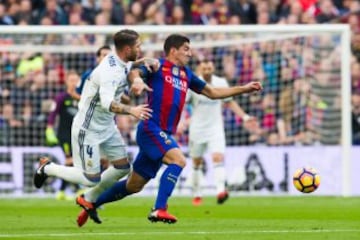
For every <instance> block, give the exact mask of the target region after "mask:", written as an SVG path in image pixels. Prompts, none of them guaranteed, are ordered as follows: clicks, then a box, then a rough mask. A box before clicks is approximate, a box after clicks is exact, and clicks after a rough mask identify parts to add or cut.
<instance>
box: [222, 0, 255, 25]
mask: <svg viewBox="0 0 360 240" xmlns="http://www.w3.org/2000/svg"><path fill="white" fill-rule="evenodd" d="M229 9H230V15H237V16H239V17H240V19H241V23H242V24H255V23H256V19H257V14H256V5H255V4H254V3H253V2H252V1H250V0H229Z"/></svg>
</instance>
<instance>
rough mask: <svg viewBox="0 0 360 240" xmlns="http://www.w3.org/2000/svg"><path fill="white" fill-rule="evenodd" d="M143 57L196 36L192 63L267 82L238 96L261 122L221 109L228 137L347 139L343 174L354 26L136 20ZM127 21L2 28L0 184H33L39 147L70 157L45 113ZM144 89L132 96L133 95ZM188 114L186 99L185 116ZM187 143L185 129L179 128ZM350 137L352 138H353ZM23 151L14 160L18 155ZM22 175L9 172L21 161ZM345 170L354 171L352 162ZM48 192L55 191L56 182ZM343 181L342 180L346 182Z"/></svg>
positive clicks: (127, 125) (242, 140)
mask: <svg viewBox="0 0 360 240" xmlns="http://www.w3.org/2000/svg"><path fill="white" fill-rule="evenodd" d="M131 28H133V29H135V30H138V31H139V33H140V34H141V39H142V42H143V46H142V51H143V55H144V56H152V57H163V53H162V45H163V41H164V39H165V37H166V36H167V35H169V34H171V33H184V34H186V35H187V36H189V38H190V39H191V46H192V51H193V58H192V60H191V62H190V66H191V68H192V69H193V70H194V71H195V72H196V71H197V70H198V69H197V66H198V63H199V62H200V61H201V60H204V59H209V60H211V61H213V62H214V64H215V68H216V70H215V72H216V75H218V76H222V77H224V78H226V79H227V81H228V83H229V85H242V84H246V83H248V82H250V81H255V80H257V81H261V82H262V83H263V86H264V90H263V92H261V93H258V94H251V95H241V96H239V97H235V98H234V99H235V100H236V102H238V103H239V105H240V106H241V107H242V108H243V109H244V110H245V111H246V112H247V113H248V114H249V115H251V116H254V117H256V118H257V120H258V122H259V125H260V127H261V131H257V132H251V131H248V130H247V129H246V128H245V127H244V125H243V122H242V120H241V119H240V118H239V117H238V116H235V115H234V114H233V113H232V111H231V110H230V109H227V108H224V110H223V113H224V126H225V133H226V142H227V145H228V146H233V147H238V146H245V145H246V146H269V147H270V146H318V145H320V146H333V145H335V146H342V147H343V149H345V148H347V150H346V151H343V152H342V154H343V155H342V156H343V157H344V158H345V159H343V161H344V163H343V164H344V165H343V166H345V167H344V175H343V179H344V182H348V179H347V180H345V178H346V176H348V175H346V173H347V172H346V171H348V170H349V169H348V168H346V164H347V163H346V162H348V161H349V160H347V159H349V146H350V131H351V130H350V125H347V123H349V122H350V120H349V119H350V114H349V113H350V112H351V111H350V104H349V103H350V85H349V84H350V83H349V69H348V66H349V62H350V56H349V46H348V44H349V43H348V42H347V41H348V38H349V33H348V29H347V27H345V26H342V25H321V26H295V27H294V26H221V27H214V26H162V27H159V26H151V27H150V26H135V27H131ZM120 29H121V28H120V27H103V28H96V27H81V28H77V27H12V28H6V27H5V28H1V31H0V92H1V99H0V150H1V151H0V166H2V167H0V169H1V170H0V192H3V193H4V192H5V193H14V192H26V193H33V192H34V191H35V189H34V188H33V186H32V184H31V183H32V179H31V178H32V172H33V170H34V166H35V164H36V160H37V158H38V157H39V155H41V154H43V153H45V152H47V151H49V149H50V150H51V151H53V152H51V154H52V155H53V156H54V158H55V161H60V162H62V161H63V159H64V156H63V155H61V151H59V149H56V148H48V147H47V145H46V141H45V129H46V124H47V118H48V115H49V112H50V111H51V106H52V105H53V104H52V101H53V99H54V98H55V96H56V95H57V94H58V93H60V92H61V91H63V90H64V82H65V79H66V77H67V74H68V73H69V72H70V71H76V72H77V74H78V75H79V76H81V74H83V73H84V72H85V71H87V70H89V69H91V68H94V66H96V54H95V53H96V51H97V49H98V48H99V47H101V46H103V45H110V46H112V34H114V33H115V32H116V31H118V30H120ZM143 101H144V98H141V97H140V98H137V99H134V100H133V102H134V103H139V102H143ZM189 116H191V109H190V108H186V110H185V113H184V115H183V117H184V118H187V117H189ZM118 125H119V129H120V130H121V131H122V133H123V136H124V137H125V139H126V141H127V142H128V143H129V145H136V143H135V140H134V130H135V128H136V122H135V121H134V119H132V118H131V117H128V116H121V117H119V119H118ZM177 137H178V139H179V142H180V144H182V145H183V146H185V148H186V146H187V141H188V137H187V131H186V130H184V131H182V132H181V133H179V134H178V136H177ZM346 146H347V147H346ZM14 158H16V160H15V159H14ZM14 162H16V164H20V166H18V165H17V166H16V167H17V168H18V169H21V172H23V176H22V177H19V176H15V175H16V174H12V172H13V171H14V170H13V169H14V165H15V163H14ZM346 169H347V170H346ZM56 182H57V181H55V180H54V182H53V184H48V185H47V188H45V190H44V191H45V192H53V191H56V184H57V183H56ZM343 190H344V189H343Z"/></svg>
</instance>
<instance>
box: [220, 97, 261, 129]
mask: <svg viewBox="0 0 360 240" xmlns="http://www.w3.org/2000/svg"><path fill="white" fill-rule="evenodd" d="M226 107H228V108H229V109H230V110H231V111H232V112H233V113H234V114H235V115H236V116H238V117H240V118H241V119H242V120H243V126H244V127H245V129H247V130H248V131H250V132H259V131H260V128H259V122H258V120H257V119H256V118H255V117H253V116H250V115H248V114H247V113H246V112H245V111H244V110H243V109H242V108H241V107H240V105H239V104H238V103H237V102H236V101H235V100H231V101H229V102H227V103H226Z"/></svg>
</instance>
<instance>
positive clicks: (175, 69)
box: [172, 67, 180, 76]
mask: <svg viewBox="0 0 360 240" xmlns="http://www.w3.org/2000/svg"><path fill="white" fill-rule="evenodd" d="M179 71H180V69H179V68H178V67H173V69H172V74H174V75H176V76H179Z"/></svg>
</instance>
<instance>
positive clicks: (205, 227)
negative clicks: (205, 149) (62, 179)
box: [0, 196, 360, 240]
mask: <svg viewBox="0 0 360 240" xmlns="http://www.w3.org/2000/svg"><path fill="white" fill-rule="evenodd" d="M152 203H153V199H152V198H141V197H130V198H127V199H124V200H123V201H118V202H115V203H111V204H108V205H105V209H103V210H99V214H100V217H101V218H102V220H103V223H102V224H100V225H97V224H95V223H93V222H92V221H91V220H90V219H89V220H88V223H87V224H86V225H85V226H83V227H82V228H78V227H77V225H76V222H75V219H76V216H77V214H78V212H79V211H80V208H79V207H78V206H76V205H75V204H74V202H69V201H57V200H54V199H0V239H11V240H16V239H21V240H23V239H47V240H48V239H86V240H93V239H101V240H106V239H122V240H125V239H131V240H140V239H141V240H147V239H171V240H178V239H181V240H192V239H204V240H213V239H221V240H230V239H231V240H233V239H241V240H244V239H251V240H260V239H261V240H263V239H266V240H272V239H274V240H279V239H291V240H297V239H299V240H300V239H301V240H303V239H309V240H313V239H316V240H325V239H327V240H328V239H334V240H335V239H336V240H339V239H346V240H352V239H354V240H355V239H360V207H359V206H360V198H336V197H312V196H301V197H232V198H230V199H229V200H228V201H227V202H226V203H225V204H224V205H217V204H216V203H215V198H214V197H213V198H210V197H208V198H205V199H204V204H203V205H202V206H199V207H193V206H192V205H191V199H190V198H179V197H174V198H172V199H171V200H170V209H169V210H170V212H171V213H173V214H174V215H176V216H177V217H178V222H177V223H176V224H173V225H168V224H164V223H160V222H159V223H150V222H149V221H148V220H147V218H146V216H147V214H148V212H149V210H150V207H151V206H152Z"/></svg>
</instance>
